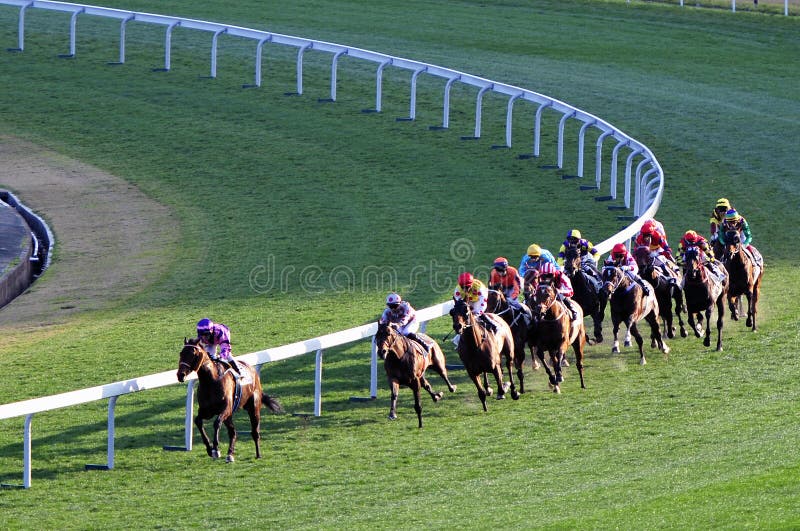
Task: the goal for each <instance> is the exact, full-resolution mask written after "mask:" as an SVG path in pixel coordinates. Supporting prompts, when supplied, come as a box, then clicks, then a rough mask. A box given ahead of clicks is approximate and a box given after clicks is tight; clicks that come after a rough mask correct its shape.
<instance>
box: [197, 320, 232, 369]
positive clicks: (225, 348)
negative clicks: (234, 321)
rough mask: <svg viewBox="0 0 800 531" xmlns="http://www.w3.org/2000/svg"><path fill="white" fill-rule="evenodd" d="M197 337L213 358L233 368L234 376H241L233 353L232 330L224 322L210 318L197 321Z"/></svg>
mask: <svg viewBox="0 0 800 531" xmlns="http://www.w3.org/2000/svg"><path fill="white" fill-rule="evenodd" d="M197 339H199V340H200V346H202V347H203V348H204V349H205V350H206V352H208V356H209V357H210V358H211V359H212V360H215V361H216V360H219V361H222V362H224V363H225V364H227V365H229V366H230V367H231V369H233V372H234V376H235V377H236V378H239V377H240V376H241V371H240V370H239V366H238V365H237V364H236V360H235V359H233V355H232V354H231V332H230V330H229V329H228V327H227V326H225V325H224V324H222V323H215V322H214V321H212V320H211V319H209V318H207V317H206V318H203V319H200V320H199V321H198V322H197Z"/></svg>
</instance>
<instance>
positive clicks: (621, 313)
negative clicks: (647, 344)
mask: <svg viewBox="0 0 800 531" xmlns="http://www.w3.org/2000/svg"><path fill="white" fill-rule="evenodd" d="M603 291H605V292H606V296H607V297H608V299H609V304H610V306H611V323H612V324H613V326H614V329H613V333H614V344H613V346H612V347H611V352H612V353H616V352H619V341H618V340H617V334H618V333H619V325H620V323H625V326H626V327H627V329H628V331H629V332H630V333H631V335H633V337H634V338H635V339H636V344H637V345H638V347H639V363H640V364H641V365H644V364H646V363H647V360H646V359H645V357H644V348H643V347H642V344H643V342H644V341H643V339H642V335H641V334H640V333H639V328H638V326H637V324H636V323H638V322H639V321H641V320H642V319H644V320H646V321H647V323H648V324H649V325H650V339H651V344H652V345H653V346H657V347H658V348H659V349H660V350H661V351H662V352H663V353H664V354H668V353H669V347H668V346H667V344H666V343H665V342H664V338H663V337H662V336H661V326H660V324H659V318H658V301H657V300H656V296H655V294H654V293H653V292H652V291H651V292H650V295H645V294H644V291H642V287H641V286H640V285H639V284H637V283H636V282H635V281H634V280H633V279H632V278H631V277H630V276H628V275H627V274H626V273H625V272H624V271H623V270H622V269H620V268H619V267H615V266H612V265H607V266H605V267H603Z"/></svg>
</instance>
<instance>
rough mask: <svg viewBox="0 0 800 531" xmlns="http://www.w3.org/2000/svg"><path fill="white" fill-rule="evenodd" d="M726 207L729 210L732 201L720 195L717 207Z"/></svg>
mask: <svg viewBox="0 0 800 531" xmlns="http://www.w3.org/2000/svg"><path fill="white" fill-rule="evenodd" d="M720 207H725V211H726V212H727V211H728V210H729V209H730V208H731V202H730V201H728V200H727V199H725V198H724V197H720V198H719V199H717V206H716V207H715V208H720Z"/></svg>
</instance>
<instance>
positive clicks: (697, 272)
mask: <svg viewBox="0 0 800 531" xmlns="http://www.w3.org/2000/svg"><path fill="white" fill-rule="evenodd" d="M683 260H684V266H683V276H684V278H686V280H694V281H698V280H699V281H703V279H704V278H705V268H704V267H703V264H701V263H700V248H699V247H697V246H696V245H690V246H689V247H687V248H686V250H685V251H684V252H683Z"/></svg>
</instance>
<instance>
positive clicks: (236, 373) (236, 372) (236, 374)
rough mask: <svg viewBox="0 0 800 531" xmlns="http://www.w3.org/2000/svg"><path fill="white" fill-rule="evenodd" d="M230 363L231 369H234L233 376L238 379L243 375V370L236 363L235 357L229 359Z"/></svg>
mask: <svg viewBox="0 0 800 531" xmlns="http://www.w3.org/2000/svg"><path fill="white" fill-rule="evenodd" d="M228 365H230V367H231V369H233V373H234V374H233V376H234V377H235V378H237V379H238V378H241V377H242V371H240V370H239V365H238V364H237V363H236V360H235V359H233V358H231V359H229V360H228Z"/></svg>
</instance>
